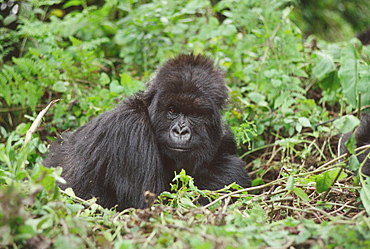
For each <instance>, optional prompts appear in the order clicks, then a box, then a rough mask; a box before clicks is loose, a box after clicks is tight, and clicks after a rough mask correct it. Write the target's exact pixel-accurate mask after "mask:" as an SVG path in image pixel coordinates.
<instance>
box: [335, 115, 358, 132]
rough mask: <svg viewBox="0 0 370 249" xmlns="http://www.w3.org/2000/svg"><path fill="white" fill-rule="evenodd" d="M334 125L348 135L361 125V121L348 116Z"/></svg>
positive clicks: (336, 121)
mask: <svg viewBox="0 0 370 249" xmlns="http://www.w3.org/2000/svg"><path fill="white" fill-rule="evenodd" d="M333 124H334V127H335V128H337V129H338V130H339V132H340V133H347V132H351V131H353V129H354V128H356V127H357V126H358V125H359V124H360V120H359V119H358V118H356V117H355V116H353V115H348V116H343V117H341V118H339V119H337V120H335V121H334V122H333Z"/></svg>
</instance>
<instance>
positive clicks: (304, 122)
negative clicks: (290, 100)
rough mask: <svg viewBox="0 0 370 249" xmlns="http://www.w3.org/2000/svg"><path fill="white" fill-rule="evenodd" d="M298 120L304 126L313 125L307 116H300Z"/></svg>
mask: <svg viewBox="0 0 370 249" xmlns="http://www.w3.org/2000/svg"><path fill="white" fill-rule="evenodd" d="M298 122H299V123H300V124H301V125H302V126H303V127H312V125H311V122H310V120H308V118H305V117H299V118H298Z"/></svg>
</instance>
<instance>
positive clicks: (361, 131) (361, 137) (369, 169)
mask: <svg viewBox="0 0 370 249" xmlns="http://www.w3.org/2000/svg"><path fill="white" fill-rule="evenodd" d="M360 121H361V123H360V126H359V127H358V128H357V131H356V135H355V138H356V147H357V148H358V147H361V146H364V145H369V144H370V114H364V115H362V116H361V119H360ZM351 135H352V133H351V132H349V133H346V134H344V135H343V136H342V139H341V144H340V153H339V154H344V153H347V152H348V150H347V147H346V145H345V144H346V141H347V140H348V139H349V138H350V136H351ZM360 153H361V152H360ZM369 153H370V149H366V151H364V152H362V153H361V154H359V155H358V156H357V158H358V161H359V162H360V163H362V162H363V161H364V160H365V159H366V157H367V155H368V154H369ZM362 173H363V174H365V175H367V176H370V159H366V162H365V163H364V166H363V167H362Z"/></svg>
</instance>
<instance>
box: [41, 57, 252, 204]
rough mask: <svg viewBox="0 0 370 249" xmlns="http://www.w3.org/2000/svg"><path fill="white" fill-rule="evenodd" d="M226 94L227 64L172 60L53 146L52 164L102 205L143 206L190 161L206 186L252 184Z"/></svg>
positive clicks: (202, 59)
mask: <svg viewBox="0 0 370 249" xmlns="http://www.w3.org/2000/svg"><path fill="white" fill-rule="evenodd" d="M227 97H228V93H227V88H226V85H225V82H224V75H223V73H222V71H221V70H220V69H218V68H216V67H215V66H214V65H213V61H212V60H210V59H208V58H206V57H204V56H200V55H198V56H195V55H193V54H190V55H188V54H181V55H179V56H177V57H176V58H173V59H170V60H168V61H167V62H166V63H165V64H164V65H163V66H162V67H161V68H159V69H158V70H157V73H156V76H155V77H154V78H153V79H152V80H151V81H149V83H148V85H147V89H146V90H145V91H142V92H139V93H137V94H135V95H133V96H131V97H129V98H127V99H126V100H124V101H123V102H122V103H121V104H120V105H118V106H117V107H115V108H114V109H112V110H110V111H107V112H105V113H102V114H101V115H100V116H98V117H96V118H94V119H92V120H91V121H89V122H88V123H87V124H85V125H83V126H81V127H80V128H78V129H77V130H76V131H74V132H67V133H63V134H62V135H61V136H60V137H59V138H58V140H57V141H56V142H54V143H52V144H51V146H50V150H49V154H48V156H47V158H45V160H44V162H43V163H44V165H45V166H46V167H58V166H60V167H62V168H63V173H62V177H63V178H64V179H65V180H66V184H60V187H61V188H62V189H65V188H67V187H71V188H72V189H73V190H74V192H75V194H76V195H77V196H79V197H81V198H83V199H89V198H91V197H97V199H98V203H99V204H100V205H102V206H103V207H107V208H111V207H114V206H116V207H117V210H118V211H121V210H123V209H125V208H129V207H134V208H145V207H147V203H146V202H145V196H144V192H145V191H150V192H152V193H155V194H156V195H158V194H160V193H161V192H163V191H165V190H169V189H170V183H171V181H172V179H173V177H174V172H179V171H180V170H181V169H185V170H186V172H187V174H189V175H191V176H192V177H193V178H194V182H195V184H196V185H197V186H198V188H200V189H208V190H218V189H221V188H223V187H225V185H228V184H231V183H233V182H236V183H237V184H239V185H240V186H242V187H248V186H250V178H249V176H248V173H247V172H246V169H245V163H244V162H243V161H242V160H241V159H240V158H238V157H237V155H236V146H235V142H234V137H233V135H232V133H231V131H230V129H229V128H228V127H227V125H226V124H225V123H224V122H223V120H222V109H223V107H224V106H225V101H226V99H227Z"/></svg>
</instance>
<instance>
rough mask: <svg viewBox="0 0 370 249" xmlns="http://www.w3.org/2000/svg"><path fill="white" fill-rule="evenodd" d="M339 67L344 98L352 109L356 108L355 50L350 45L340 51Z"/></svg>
mask: <svg viewBox="0 0 370 249" xmlns="http://www.w3.org/2000/svg"><path fill="white" fill-rule="evenodd" d="M340 64H341V67H340V69H339V78H340V82H341V85H342V89H343V94H344V97H346V98H347V100H348V103H349V104H351V105H352V107H356V106H357V91H356V89H357V81H358V72H357V58H356V50H355V47H354V46H353V45H352V44H348V45H347V47H345V48H343V49H342V55H341V57H340Z"/></svg>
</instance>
